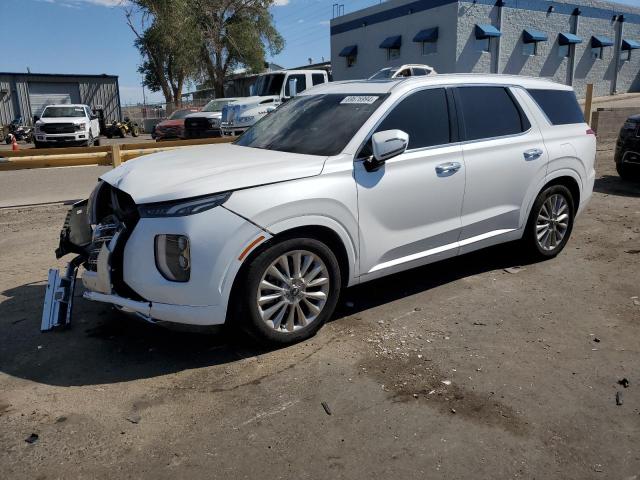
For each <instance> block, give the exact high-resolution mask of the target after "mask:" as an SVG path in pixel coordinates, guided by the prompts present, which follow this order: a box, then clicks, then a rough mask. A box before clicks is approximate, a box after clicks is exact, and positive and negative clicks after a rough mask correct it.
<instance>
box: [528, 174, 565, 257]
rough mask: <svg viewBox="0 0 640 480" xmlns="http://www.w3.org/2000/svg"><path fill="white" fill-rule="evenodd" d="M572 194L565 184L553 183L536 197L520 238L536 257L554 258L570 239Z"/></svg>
mask: <svg viewBox="0 0 640 480" xmlns="http://www.w3.org/2000/svg"><path fill="white" fill-rule="evenodd" d="M574 217H575V207H574V203H573V196H572V195H571V192H570V191H569V189H568V188H567V187H565V186H564V185H552V186H550V187H548V188H546V189H544V190H543V191H542V192H540V194H538V197H537V198H536V201H535V203H534V204H533V208H532V209H531V213H530V214H529V221H528V223H527V229H526V231H525V234H524V237H523V240H524V242H525V243H526V245H527V247H528V250H529V251H530V252H531V253H532V254H533V255H534V256H535V257H538V258H553V257H555V256H556V255H558V254H559V253H560V252H561V251H562V249H563V248H564V247H565V245H566V244H567V242H568V241H569V236H570V235H571V231H572V230H573V220H574Z"/></svg>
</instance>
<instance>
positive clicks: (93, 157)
mask: <svg viewBox="0 0 640 480" xmlns="http://www.w3.org/2000/svg"><path fill="white" fill-rule="evenodd" d="M233 140H235V138H234V137H219V138H199V139H194V140H167V141H163V142H144V143H125V144H122V145H109V146H102V147H75V148H74V147H71V148H43V149H37V150H36V149H27V150H19V151H15V152H14V151H6V152H0V171H4V170H22V169H27V168H50V167H71V166H77V165H113V166H114V167H117V166H118V165H120V164H121V163H122V162H125V161H127V160H131V159H132V158H136V157H139V156H141V155H148V154H150V153H157V152H164V151H167V150H174V149H177V148H181V147H189V146H194V145H211V144H215V143H228V142H232V141H233Z"/></svg>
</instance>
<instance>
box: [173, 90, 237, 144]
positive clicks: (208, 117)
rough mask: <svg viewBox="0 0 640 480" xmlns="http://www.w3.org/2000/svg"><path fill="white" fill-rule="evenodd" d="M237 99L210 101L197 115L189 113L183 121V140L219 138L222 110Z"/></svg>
mask: <svg viewBox="0 0 640 480" xmlns="http://www.w3.org/2000/svg"><path fill="white" fill-rule="evenodd" d="M236 100H238V99H237V98H216V99H214V100H211V101H210V102H209V103H207V104H206V105H205V107H204V108H203V109H202V110H200V111H199V112H198V113H191V114H189V115H187V116H186V118H185V119H184V133H185V138H207V137H219V136H221V135H222V133H221V131H220V122H221V120H222V109H223V107H225V106H226V105H228V104H230V103H233V102H235V101H236Z"/></svg>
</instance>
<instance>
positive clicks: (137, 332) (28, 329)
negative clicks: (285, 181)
mask: <svg viewBox="0 0 640 480" xmlns="http://www.w3.org/2000/svg"><path fill="white" fill-rule="evenodd" d="M522 264H523V262H522V259H521V254H520V252H519V251H518V245H517V244H515V243H514V244H506V245H500V246H496V247H491V248H489V249H486V250H483V251H481V252H475V253H471V254H467V255H464V256H461V257H457V258H454V259H450V260H445V261H442V262H439V263H435V264H432V265H429V266H425V267H420V268H417V269H413V270H411V271H408V272H403V273H399V274H395V275H392V276H389V277H385V278H383V279H379V280H375V281H372V282H368V283H366V284H363V285H361V286H356V287H353V288H350V289H348V290H346V291H345V292H344V294H343V297H342V298H341V301H340V303H339V307H338V309H337V311H336V313H335V314H334V316H333V319H332V321H333V322H339V321H340V319H342V318H344V317H346V316H350V315H353V314H355V313H358V312H361V311H364V310H367V309H370V308H373V307H376V306H378V305H381V304H385V303H389V302H393V301H395V300H399V299H402V298H405V297H407V296H410V295H414V294H416V293H419V292H424V291H427V290H429V289H433V288H436V287H438V286H440V285H444V284H447V283H450V282H454V281H456V280H459V279H461V278H464V277H468V276H471V275H475V274H478V273H482V272H486V271H490V270H495V269H501V268H506V267H511V266H514V265H522ZM44 291H45V285H44V284H43V283H37V284H27V285H22V286H19V287H16V288H13V289H10V290H7V291H4V292H0V295H1V296H4V297H6V299H5V300H4V301H2V303H0V371H1V372H3V373H5V374H7V375H11V376H13V377H17V378H23V379H28V380H31V381H34V382H39V383H44V384H49V385H56V386H81V385H97V384H108V383H115V382H125V381H130V380H135V379H143V378H152V377H157V376H161V375H166V374H170V373H175V372H179V371H183V370H189V369H195V368H201V367H207V366H213V365H221V364H228V363H232V362H237V361H239V360H242V359H244V358H248V357H252V356H256V355H260V354H264V353H267V352H269V351H270V349H268V348H265V347H262V346H260V345H257V344H256V343H255V342H253V341H252V340H251V339H250V338H248V337H247V336H246V335H243V334H241V333H239V332H238V331H237V330H236V329H232V328H228V329H223V330H221V331H220V332H218V333H215V334H206V335H203V334H202V333H193V332H181V331H176V330H173V329H171V330H170V329H165V328H162V327H159V326H156V325H151V324H147V323H145V322H143V321H136V320H134V319H132V318H131V317H129V316H126V315H123V314H121V313H119V312H117V311H115V310H113V309H112V308H110V307H108V306H106V305H104V304H100V303H93V302H88V301H85V300H83V299H82V298H78V297H79V296H80V292H76V297H77V298H76V302H75V307H74V313H73V323H72V326H71V327H70V328H67V329H62V330H59V331H53V332H48V333H41V332H40V317H41V311H42V310H41V309H42V303H43V299H44ZM321 334H322V333H320V335H321Z"/></svg>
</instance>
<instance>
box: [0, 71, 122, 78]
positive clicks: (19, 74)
mask: <svg viewBox="0 0 640 480" xmlns="http://www.w3.org/2000/svg"><path fill="white" fill-rule="evenodd" d="M0 75H7V76H14V77H47V78H51V77H58V78H62V77H84V78H118V75H107V74H106V73H101V74H95V73H80V74H78V73H33V72H32V73H29V72H0Z"/></svg>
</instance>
